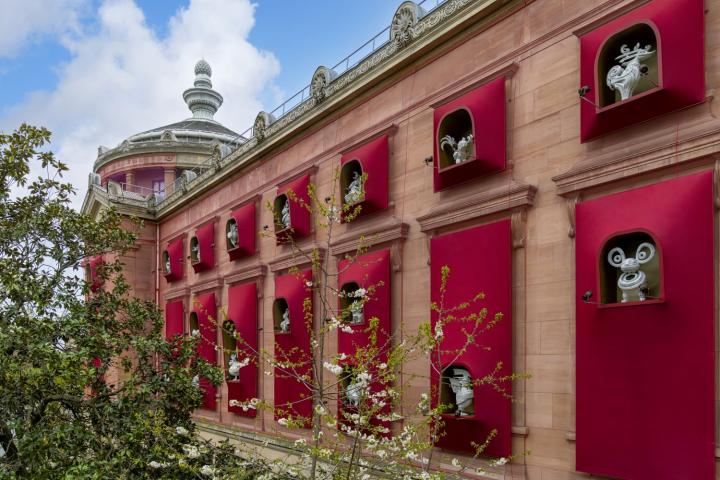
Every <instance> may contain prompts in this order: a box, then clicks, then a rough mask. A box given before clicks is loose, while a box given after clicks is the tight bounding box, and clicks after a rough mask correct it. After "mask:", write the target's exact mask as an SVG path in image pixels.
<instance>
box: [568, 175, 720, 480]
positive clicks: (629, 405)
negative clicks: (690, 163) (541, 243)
mask: <svg viewBox="0 0 720 480" xmlns="http://www.w3.org/2000/svg"><path fill="white" fill-rule="evenodd" d="M576 220H577V238H576V262H577V292H576V298H578V302H577V329H576V331H577V469H578V470H580V471H583V472H588V473H592V474H597V475H607V476H611V477H616V478H632V479H637V480H643V479H648V480H651V479H652V480H656V479H659V478H678V479H679V478H683V479H684V478H688V479H690V478H692V479H694V480H703V479H707V480H710V479H714V478H715V473H714V470H715V457H714V455H715V453H714V452H715V427H714V426H715V407H714V401H715V383H714V373H715V355H714V348H715V332H714V295H715V287H714V283H715V282H714V265H715V262H714V261H713V258H714V250H713V237H714V234H713V186H712V173H711V172H705V173H701V174H697V175H690V176H686V177H681V178H679V179H676V180H671V181H668V182H663V183H659V184H655V185H651V186H648V187H644V188H639V189H636V190H630V191H627V192H623V193H619V194H616V195H610V196H607V197H603V198H599V199H596V200H591V201H587V202H583V203H580V204H578V206H577V209H576ZM637 230H644V231H647V232H649V233H650V234H651V235H652V236H653V237H654V238H655V239H656V240H657V243H658V245H657V247H658V248H657V251H658V253H660V254H661V255H662V256H661V266H662V270H663V272H664V275H663V279H662V280H663V282H664V288H663V290H664V294H665V297H664V301H661V302H659V303H658V302H653V303H644V304H642V303H641V304H637V303H636V304H635V305H632V304H618V305H615V306H612V307H600V306H598V305H596V304H589V303H584V302H582V300H581V299H580V297H581V295H582V294H583V293H585V292H586V291H587V290H593V292H596V295H595V296H594V298H597V297H599V295H597V292H598V284H599V275H598V266H599V264H600V262H602V261H603V259H598V256H599V255H600V252H601V251H602V248H603V246H604V244H605V242H606V241H607V240H608V239H610V238H611V237H613V236H615V235H617V234H619V233H626V232H631V231H637ZM689 279H692V280H689Z"/></svg>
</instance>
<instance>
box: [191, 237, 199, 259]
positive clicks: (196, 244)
mask: <svg viewBox="0 0 720 480" xmlns="http://www.w3.org/2000/svg"><path fill="white" fill-rule="evenodd" d="M190 255H191V257H192V261H193V262H199V261H200V243H199V242H194V243H193V244H192V245H190Z"/></svg>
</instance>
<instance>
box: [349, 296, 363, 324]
mask: <svg viewBox="0 0 720 480" xmlns="http://www.w3.org/2000/svg"><path fill="white" fill-rule="evenodd" d="M350 314H351V315H352V323H353V324H360V323H363V322H364V321H365V314H364V313H363V304H362V302H359V301H357V300H355V301H353V302H352V303H351V304H350Z"/></svg>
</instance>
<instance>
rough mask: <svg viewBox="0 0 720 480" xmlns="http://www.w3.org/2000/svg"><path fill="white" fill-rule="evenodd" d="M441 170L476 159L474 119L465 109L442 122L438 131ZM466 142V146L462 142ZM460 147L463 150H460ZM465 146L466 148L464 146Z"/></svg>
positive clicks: (448, 116) (449, 114)
mask: <svg viewBox="0 0 720 480" xmlns="http://www.w3.org/2000/svg"><path fill="white" fill-rule="evenodd" d="M437 136H438V137H437V141H438V145H439V146H440V148H439V153H438V154H439V156H440V158H439V159H438V162H439V163H438V165H439V168H440V170H442V169H445V168H448V167H452V166H454V165H459V164H461V163H465V162H467V161H470V160H474V159H475V132H474V128H473V119H472V115H470V112H469V111H468V110H466V109H465V108H459V109H457V110H454V111H452V112H450V113H448V114H447V115H445V117H443V119H442V120H441V121H440V125H439V126H438V131H437ZM463 141H465V142H466V143H465V144H461V143H460V142H463ZM458 145H460V147H461V148H458ZM463 145H465V148H462V146H463Z"/></svg>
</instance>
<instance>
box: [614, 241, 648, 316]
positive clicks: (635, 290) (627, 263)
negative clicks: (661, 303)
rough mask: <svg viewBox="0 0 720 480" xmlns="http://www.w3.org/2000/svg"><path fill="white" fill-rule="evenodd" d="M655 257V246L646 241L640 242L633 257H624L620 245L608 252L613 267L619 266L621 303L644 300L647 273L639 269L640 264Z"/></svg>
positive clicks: (618, 283)
mask: <svg viewBox="0 0 720 480" xmlns="http://www.w3.org/2000/svg"><path fill="white" fill-rule="evenodd" d="M653 257H655V246H654V245H653V244H651V243H648V242H643V243H641V244H640V245H639V246H638V248H637V250H636V252H635V257H625V252H624V251H623V249H622V248H620V247H615V248H613V249H612V250H610V251H609V252H608V256H607V260H608V263H610V265H612V266H613V267H616V268H619V269H620V271H621V272H622V274H621V275H620V278H618V282H617V285H618V288H619V289H620V290H621V291H622V303H625V302H629V301H631V300H638V301H640V302H644V301H645V300H646V294H645V291H644V289H645V288H646V287H647V275H645V272H643V271H642V270H640V266H641V265H643V264H645V263H647V262H649V261H650V260H652V259H653Z"/></svg>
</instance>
